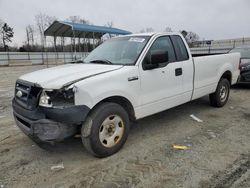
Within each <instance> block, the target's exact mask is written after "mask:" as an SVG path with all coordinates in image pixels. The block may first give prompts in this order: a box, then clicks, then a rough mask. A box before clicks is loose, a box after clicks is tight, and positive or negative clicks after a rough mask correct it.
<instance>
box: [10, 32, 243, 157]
mask: <svg viewBox="0 0 250 188" xmlns="http://www.w3.org/2000/svg"><path fill="white" fill-rule="evenodd" d="M239 61H240V55H239V54H237V53H235V54H225V55H213V56H203V57H195V58H193V57H192V55H191V53H190V50H189V48H188V45H187V43H186V42H185V40H184V38H183V37H182V36H181V35H180V34H179V33H153V34H133V35H127V36H123V37H117V38H112V39H110V40H108V41H106V42H104V43H103V44H102V45H100V46H99V47H97V48H96V49H95V50H93V51H92V52H91V53H90V54H89V55H88V57H87V58H85V59H83V60H80V61H77V62H75V63H71V64H67V65H62V66H57V67H53V68H49V69H44V70H39V71H36V72H33V73H29V74H26V75H23V76H21V77H20V78H19V79H18V80H17V81H16V86H15V97H14V99H13V102H12V105H13V113H14V117H15V120H16V123H17V125H18V126H19V127H20V129H21V130H22V131H23V132H24V133H25V134H27V135H28V136H29V137H30V138H32V139H33V140H34V141H35V142H37V143H39V144H41V143H50V142H55V141H62V140H64V139H65V138H68V137H72V136H74V135H75V134H79V133H81V138H82V141H83V145H84V146H85V148H86V149H87V150H88V151H89V152H91V153H92V154H93V155H95V156H97V157H106V156H109V155H112V154H113V153H115V152H117V151H118V150H119V149H120V148H121V147H122V146H123V145H124V143H125V141H126V139H127V137H128V133H129V127H130V121H134V120H138V119H140V118H143V117H146V116H149V115H152V114H155V113H158V112H161V111H164V110H166V109H169V108H172V107H174V106H178V105H180V104H183V103H186V102H189V101H191V100H194V99H197V98H200V97H202V96H205V95H208V94H209V97H210V102H211V105H212V106H215V107H222V106H224V105H225V103H226V102H227V100H228V97H229V91H230V85H233V84H235V83H236V82H237V78H238V76H239Z"/></svg>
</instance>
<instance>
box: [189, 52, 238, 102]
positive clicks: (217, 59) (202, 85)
mask: <svg viewBox="0 0 250 188" xmlns="http://www.w3.org/2000/svg"><path fill="white" fill-rule="evenodd" d="M239 59H240V54H238V53H234V54H222V55H210V56H200V57H193V63H194V82H193V87H194V92H193V96H192V99H196V98H199V97H202V96H204V95H206V94H207V93H213V92H214V91H215V90H216V87H217V84H218V79H220V76H221V75H222V74H223V72H222V71H224V70H225V69H227V70H228V71H230V72H231V73H232V80H231V84H232V85H233V84H235V83H236V82H237V79H238V75H239V69H238V67H239Z"/></svg>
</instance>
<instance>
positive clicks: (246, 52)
mask: <svg viewBox="0 0 250 188" xmlns="http://www.w3.org/2000/svg"><path fill="white" fill-rule="evenodd" d="M234 52H239V53H240V55H241V57H245V58H250V48H235V49H232V50H231V51H230V53H234Z"/></svg>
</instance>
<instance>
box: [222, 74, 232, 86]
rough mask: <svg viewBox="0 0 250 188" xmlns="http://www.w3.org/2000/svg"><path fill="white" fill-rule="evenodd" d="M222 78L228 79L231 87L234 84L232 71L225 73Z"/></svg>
mask: <svg viewBox="0 0 250 188" xmlns="http://www.w3.org/2000/svg"><path fill="white" fill-rule="evenodd" d="M221 78H226V79H227V80H228V81H229V83H230V85H231V83H232V73H231V72H230V71H226V72H224V74H223V75H222V76H221Z"/></svg>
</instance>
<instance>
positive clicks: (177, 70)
mask: <svg viewBox="0 0 250 188" xmlns="http://www.w3.org/2000/svg"><path fill="white" fill-rule="evenodd" d="M180 75H182V68H177V69H175V76H180Z"/></svg>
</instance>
